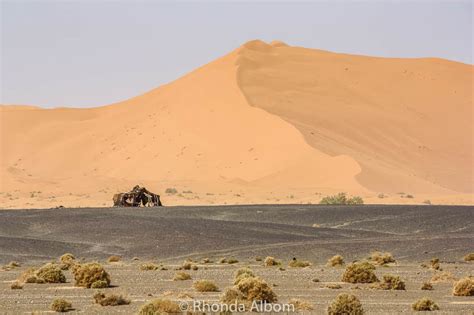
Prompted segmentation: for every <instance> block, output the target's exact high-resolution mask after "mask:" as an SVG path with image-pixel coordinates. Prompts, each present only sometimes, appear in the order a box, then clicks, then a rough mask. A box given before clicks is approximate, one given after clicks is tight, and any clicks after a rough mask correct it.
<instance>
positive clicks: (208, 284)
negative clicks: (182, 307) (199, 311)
mask: <svg viewBox="0 0 474 315" xmlns="http://www.w3.org/2000/svg"><path fill="white" fill-rule="evenodd" d="M193 287H194V288H195V289H196V290H197V291H199V292H218V291H219V288H218V287H217V285H216V284H215V283H214V282H212V281H210V280H198V281H195V282H194V283H193Z"/></svg>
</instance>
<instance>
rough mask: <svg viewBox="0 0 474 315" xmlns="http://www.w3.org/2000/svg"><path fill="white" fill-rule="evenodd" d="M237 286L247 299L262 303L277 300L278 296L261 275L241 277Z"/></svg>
mask: <svg viewBox="0 0 474 315" xmlns="http://www.w3.org/2000/svg"><path fill="white" fill-rule="evenodd" d="M236 288H237V289H238V290H239V291H240V292H241V293H242V295H243V297H244V299H245V300H246V301H256V302H262V303H273V302H276V301H277V296H276V294H275V293H274V292H273V290H272V289H271V288H270V286H269V285H268V284H267V283H266V282H265V281H264V280H262V279H260V278H259V277H246V278H243V279H241V280H240V281H239V282H238V283H237V285H236Z"/></svg>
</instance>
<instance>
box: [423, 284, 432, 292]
mask: <svg viewBox="0 0 474 315" xmlns="http://www.w3.org/2000/svg"><path fill="white" fill-rule="evenodd" d="M421 290H429V291H431V290H433V285H432V284H431V283H430V282H424V283H423V284H422V285H421Z"/></svg>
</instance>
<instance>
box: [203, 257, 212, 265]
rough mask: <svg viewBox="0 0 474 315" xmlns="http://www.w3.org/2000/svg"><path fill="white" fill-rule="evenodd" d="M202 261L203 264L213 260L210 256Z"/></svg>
mask: <svg viewBox="0 0 474 315" xmlns="http://www.w3.org/2000/svg"><path fill="white" fill-rule="evenodd" d="M202 263H203V264H210V263H212V261H211V260H210V259H209V258H204V259H203V260H202Z"/></svg>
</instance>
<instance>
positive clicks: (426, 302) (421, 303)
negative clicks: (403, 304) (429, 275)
mask: <svg viewBox="0 0 474 315" xmlns="http://www.w3.org/2000/svg"><path fill="white" fill-rule="evenodd" d="M411 308H412V309H413V310H414V311H417V312H421V311H437V310H439V307H438V305H437V304H436V303H435V302H434V301H433V300H431V299H429V298H426V297H425V298H422V299H419V300H418V301H416V302H415V303H413V304H412V305H411Z"/></svg>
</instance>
